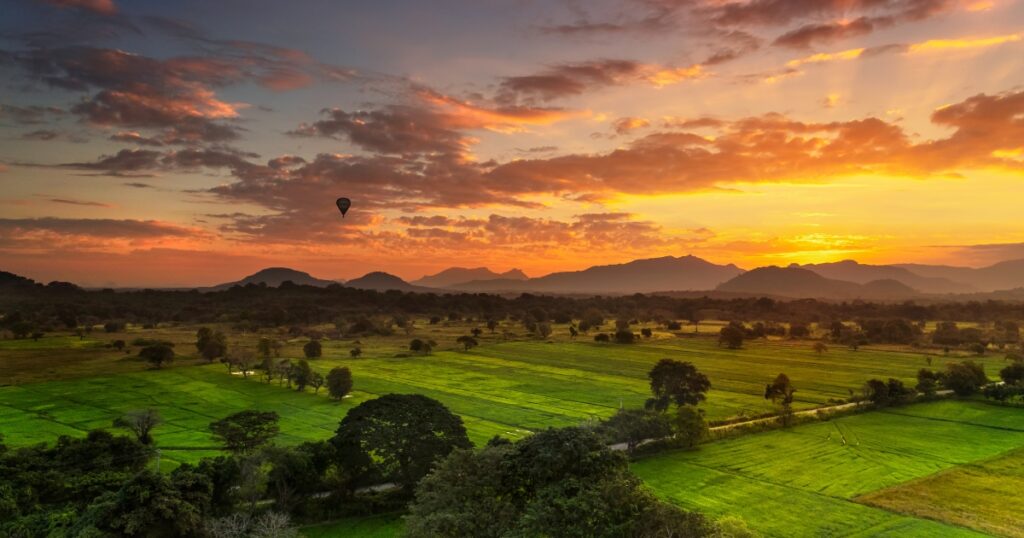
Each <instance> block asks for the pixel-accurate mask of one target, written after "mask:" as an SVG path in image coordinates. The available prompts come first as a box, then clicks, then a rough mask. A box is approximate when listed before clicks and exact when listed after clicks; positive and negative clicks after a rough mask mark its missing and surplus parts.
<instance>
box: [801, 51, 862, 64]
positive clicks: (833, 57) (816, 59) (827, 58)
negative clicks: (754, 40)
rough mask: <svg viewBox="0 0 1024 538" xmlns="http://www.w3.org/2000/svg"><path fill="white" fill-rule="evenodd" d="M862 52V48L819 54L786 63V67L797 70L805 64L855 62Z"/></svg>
mask: <svg viewBox="0 0 1024 538" xmlns="http://www.w3.org/2000/svg"><path fill="white" fill-rule="evenodd" d="M864 50H865V49H864V48H859V49H850V50H844V51H840V52H819V53H817V54H812V55H810V56H806V57H803V58H797V59H796V60H790V61H788V62H786V67H791V68H797V67H800V66H801V65H807V64H818V63H825V62H836V61H847V60H856V59H857V58H860V57H861V55H862V54H864Z"/></svg>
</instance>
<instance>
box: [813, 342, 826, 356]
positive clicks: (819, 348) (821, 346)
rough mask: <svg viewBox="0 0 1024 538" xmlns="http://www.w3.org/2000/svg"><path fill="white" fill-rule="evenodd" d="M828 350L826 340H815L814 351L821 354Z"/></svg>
mask: <svg viewBox="0 0 1024 538" xmlns="http://www.w3.org/2000/svg"><path fill="white" fill-rule="evenodd" d="M826 351H828V346H827V345H825V342H815V343H814V352H815V353H817V354H818V355H821V354H822V353H825V352H826Z"/></svg>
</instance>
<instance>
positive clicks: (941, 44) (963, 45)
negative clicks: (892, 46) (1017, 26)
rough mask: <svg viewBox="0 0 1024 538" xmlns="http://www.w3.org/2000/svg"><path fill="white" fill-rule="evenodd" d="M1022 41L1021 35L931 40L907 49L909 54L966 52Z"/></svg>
mask: <svg viewBox="0 0 1024 538" xmlns="http://www.w3.org/2000/svg"><path fill="white" fill-rule="evenodd" d="M1021 39H1022V36H1021V34H1019V33H1017V34H1009V35H1001V36H994V37H983V38H977V39H931V40H928V41H924V42H921V43H915V44H913V45H911V46H910V48H908V49H907V52H908V53H909V54H918V53H922V52H936V51H945V50H966V49H979V48H985V47H994V46H996V45H1003V44H1005V43H1014V42H1017V41H1020V40H1021Z"/></svg>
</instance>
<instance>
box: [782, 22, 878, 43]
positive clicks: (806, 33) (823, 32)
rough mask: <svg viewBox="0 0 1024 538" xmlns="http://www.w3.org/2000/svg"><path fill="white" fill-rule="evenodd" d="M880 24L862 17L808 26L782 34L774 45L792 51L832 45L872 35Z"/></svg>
mask: <svg viewBox="0 0 1024 538" xmlns="http://www.w3.org/2000/svg"><path fill="white" fill-rule="evenodd" d="M878 24H879V22H878V21H876V20H872V19H869V18H867V17H860V18H858V19H855V20H853V21H851V22H827V23H823V24H808V25H805V26H801V27H800V28H797V29H796V30H793V31H790V32H786V33H785V34H782V35H781V36H779V37H778V38H776V39H775V41H774V42H773V43H772V44H773V45H775V46H780V47H788V48H791V49H806V48H810V47H811V46H812V45H816V44H819V43H832V42H834V41H839V40H842V39H849V38H852V37H857V36H862V35H867V34H870V33H871V32H872V31H874V29H875V27H876V26H877V25H878Z"/></svg>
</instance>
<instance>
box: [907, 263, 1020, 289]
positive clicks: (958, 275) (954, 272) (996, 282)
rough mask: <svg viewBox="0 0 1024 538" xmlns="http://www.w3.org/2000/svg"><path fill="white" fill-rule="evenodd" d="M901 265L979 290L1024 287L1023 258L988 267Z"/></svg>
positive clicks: (925, 274)
mask: <svg viewBox="0 0 1024 538" xmlns="http://www.w3.org/2000/svg"><path fill="white" fill-rule="evenodd" d="M894 267H902V268H904V269H907V270H909V271H912V272H914V273H917V274H919V275H921V276H926V277H932V278H945V279H949V280H953V281H956V282H963V283H965V284H968V285H970V286H972V287H973V288H975V289H976V290H980V291H998V290H1008V289H1014V288H1021V287H1024V259H1021V260H1009V261H1005V262H1000V263H997V264H995V265H990V266H988V267H981V268H977V269H975V268H973V267H953V266H949V265H923V264H917V263H901V264H897V265H895V266H894Z"/></svg>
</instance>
